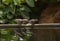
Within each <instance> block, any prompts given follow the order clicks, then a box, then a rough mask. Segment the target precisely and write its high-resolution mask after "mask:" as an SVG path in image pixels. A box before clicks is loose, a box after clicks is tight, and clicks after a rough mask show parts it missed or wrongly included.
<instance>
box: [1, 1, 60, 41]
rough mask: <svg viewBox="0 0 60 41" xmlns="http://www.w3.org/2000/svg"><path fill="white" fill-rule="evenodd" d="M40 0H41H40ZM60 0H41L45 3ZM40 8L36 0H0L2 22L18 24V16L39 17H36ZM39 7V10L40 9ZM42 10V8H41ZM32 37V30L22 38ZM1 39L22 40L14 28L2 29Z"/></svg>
mask: <svg viewBox="0 0 60 41" xmlns="http://www.w3.org/2000/svg"><path fill="white" fill-rule="evenodd" d="M38 1H39V0H38ZM58 1H60V0H49V1H47V0H41V6H40V7H39V8H40V9H41V7H42V6H43V3H52V2H58ZM39 8H38V4H37V1H36V0H0V24H16V22H15V21H14V19H16V18H26V19H30V18H38V16H36V17H35V15H36V13H38V12H37V10H38V9H39ZM40 9H39V10H40ZM41 10H42V9H41ZM30 37H31V32H26V33H25V35H24V36H23V38H22V40H23V39H24V40H23V41H27V40H28V39H29V38H30ZM0 40H1V41H20V40H19V37H18V36H17V35H16V34H15V32H14V30H13V29H0Z"/></svg>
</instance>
